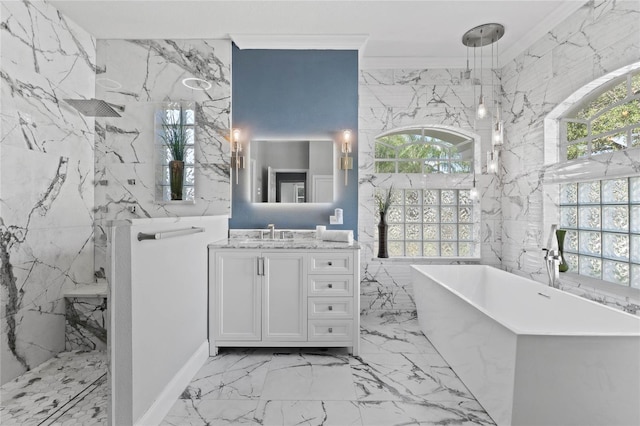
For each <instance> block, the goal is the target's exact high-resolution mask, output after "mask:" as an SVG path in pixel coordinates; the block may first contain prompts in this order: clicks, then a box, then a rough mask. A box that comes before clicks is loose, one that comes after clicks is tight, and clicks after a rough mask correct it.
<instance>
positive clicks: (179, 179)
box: [169, 160, 184, 200]
mask: <svg viewBox="0 0 640 426" xmlns="http://www.w3.org/2000/svg"><path fill="white" fill-rule="evenodd" d="M183 181H184V161H178V160H172V161H169V184H170V185H171V199H172V200H182V186H183V185H182V184H183Z"/></svg>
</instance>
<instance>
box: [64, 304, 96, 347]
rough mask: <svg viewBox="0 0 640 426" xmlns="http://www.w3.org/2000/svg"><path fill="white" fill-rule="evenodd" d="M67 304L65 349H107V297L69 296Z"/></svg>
mask: <svg viewBox="0 0 640 426" xmlns="http://www.w3.org/2000/svg"><path fill="white" fill-rule="evenodd" d="M65 304H66V308H65V322H66V323H65V333H64V335H65V350H66V351H74V350H85V351H93V350H101V351H104V350H106V348H107V299H106V298H105V297H67V298H65Z"/></svg>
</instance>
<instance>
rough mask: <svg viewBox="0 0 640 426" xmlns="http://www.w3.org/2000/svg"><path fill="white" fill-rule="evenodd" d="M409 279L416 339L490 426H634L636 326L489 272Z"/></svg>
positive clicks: (451, 269) (639, 337) (616, 314)
mask: <svg viewBox="0 0 640 426" xmlns="http://www.w3.org/2000/svg"><path fill="white" fill-rule="evenodd" d="M411 273H412V279H413V289H414V293H415V301H416V306H417V309H418V321H419V323H420V327H421V329H422V331H423V333H424V334H425V335H426V336H427V337H428V338H429V340H430V341H431V342H432V343H433V345H434V346H435V347H436V349H437V350H438V351H439V352H440V354H441V355H442V356H443V357H444V359H445V360H446V361H447V362H448V363H449V365H450V366H451V367H452V368H453V370H454V371H455V372H456V373H457V374H458V376H459V377H460V378H461V379H462V381H463V382H464V383H465V385H466V386H467V387H468V388H469V390H470V391H471V392H472V393H473V395H474V396H475V397H476V399H477V400H478V401H479V402H480V404H482V405H483V407H484V408H485V409H486V410H487V412H488V413H489V414H490V415H491V416H492V417H493V419H494V420H495V422H496V423H497V424H499V425H638V424H640V404H639V403H638V401H640V317H636V316H633V315H630V314H627V313H624V312H622V311H618V310H615V309H612V308H609V307H606V306H604V305H600V304H598V303H595V302H592V301H589V300H586V299H583V298H581V297H578V296H574V295H572V294H568V293H565V292H562V291H561V290H557V289H554V288H550V287H548V286H545V285H542V284H539V283H537V282H535V281H532V280H529V279H526V278H522V277H519V276H517V275H514V274H510V273H508V272H505V271H502V270H499V269H496V268H493V267H490V266H482V265H459V266H458V265H456V266H441V265H437V266H436V265H434V266H412V271H411Z"/></svg>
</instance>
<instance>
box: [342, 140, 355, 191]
mask: <svg viewBox="0 0 640 426" xmlns="http://www.w3.org/2000/svg"><path fill="white" fill-rule="evenodd" d="M349 154H351V130H348V129H347V130H344V131H343V132H342V157H340V170H344V186H347V182H348V177H349V170H352V169H353V157H349Z"/></svg>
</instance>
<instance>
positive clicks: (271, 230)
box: [267, 223, 276, 240]
mask: <svg viewBox="0 0 640 426" xmlns="http://www.w3.org/2000/svg"><path fill="white" fill-rule="evenodd" d="M267 229H269V239H270V240H275V238H276V226H275V225H274V224H273V223H270V224H268V225H267Z"/></svg>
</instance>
